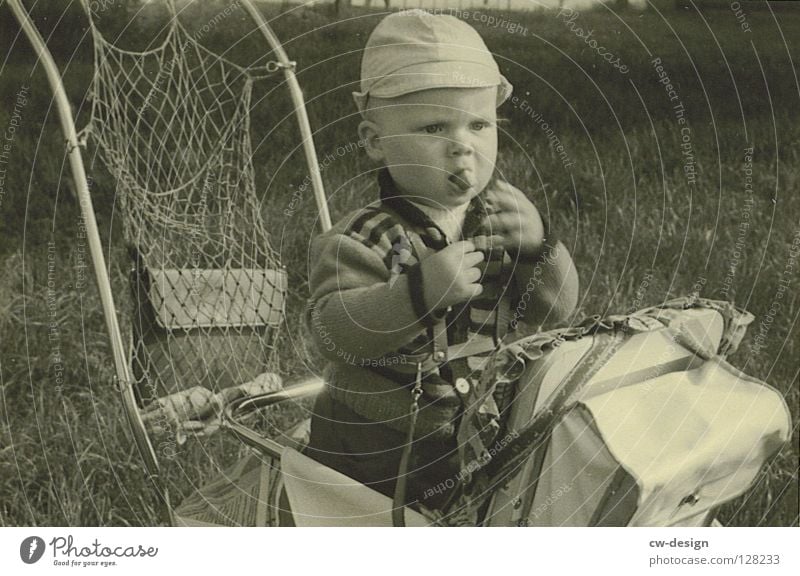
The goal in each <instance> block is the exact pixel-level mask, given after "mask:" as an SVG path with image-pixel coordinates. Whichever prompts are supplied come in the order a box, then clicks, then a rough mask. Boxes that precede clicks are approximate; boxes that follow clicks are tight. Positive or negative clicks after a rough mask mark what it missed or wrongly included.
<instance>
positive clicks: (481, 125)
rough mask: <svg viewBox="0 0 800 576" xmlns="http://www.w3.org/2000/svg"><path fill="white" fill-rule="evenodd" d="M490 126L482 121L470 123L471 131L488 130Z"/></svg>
mask: <svg viewBox="0 0 800 576" xmlns="http://www.w3.org/2000/svg"><path fill="white" fill-rule="evenodd" d="M489 126H490V124H489V122H486V121H484V120H478V121H477V122H473V123H472V129H473V130H483V129H484V128H488V127H489Z"/></svg>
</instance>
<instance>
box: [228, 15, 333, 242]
mask: <svg viewBox="0 0 800 576" xmlns="http://www.w3.org/2000/svg"><path fill="white" fill-rule="evenodd" d="M241 3H242V6H244V8H245V10H247V12H248V14H250V17H251V18H252V19H253V21H254V22H255V23H256V26H258V29H259V30H260V31H261V33H262V34H263V35H264V38H266V40H267V42H268V43H269V45H270V46H271V47H272V49H273V50H274V51H275V54H276V56H277V57H278V61H279V62H280V63H281V65H282V66H283V74H284V76H285V78H286V83H287V84H288V86H289V94H290V95H291V98H292V103H293V104H294V111H295V114H296V115H297V122H298V124H299V125H300V135H301V136H302V138H303V150H304V151H305V155H306V163H307V164H308V172H309V175H310V176H311V184H312V186H313V187H314V197H315V199H316V201H317V210H318V211H319V219H320V223H321V225H322V231H323V232H325V231H327V230H330V229H331V216H330V213H329V212H328V201H327V199H326V198H325V187H324V186H323V184H322V175H321V173H320V169H319V163H318V162H317V151H316V149H315V148H314V138H313V135H312V132H311V125H310V124H309V122H308V114H307V113H306V106H305V101H304V100H303V91H302V90H301V89H300V84H298V83H297V78H296V76H295V74H294V63H293V62H292V61H291V60H289V57H288V56H287V55H286V51H285V50H284V49H283V46H282V45H281V42H280V40H278V37H277V36H276V35H275V33H274V32H273V31H272V28H270V26H269V24H267V21H266V20H264V15H263V14H261V12H259V11H258V9H257V8H256V7H255V6H254V5H253V3H252V2H251V0H241Z"/></svg>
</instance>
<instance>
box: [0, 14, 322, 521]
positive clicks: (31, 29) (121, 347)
mask: <svg viewBox="0 0 800 576" xmlns="http://www.w3.org/2000/svg"><path fill="white" fill-rule="evenodd" d="M8 4H9V6H10V8H11V11H12V13H13V14H14V17H15V18H16V20H17V21H18V22H19V25H20V27H21V28H22V31H23V32H24V34H25V36H26V37H27V39H28V41H29V42H30V44H31V46H32V47H33V48H34V51H35V53H36V55H37V57H38V58H39V61H40V62H41V63H42V66H43V68H44V70H45V73H46V76H47V82H48V84H49V86H50V89H51V90H52V92H53V98H54V101H55V104H56V112H57V115H58V118H59V122H60V126H61V132H62V135H63V137H64V140H65V142H66V148H67V150H66V151H67V156H68V158H69V163H70V172H71V175H72V181H73V184H74V188H75V190H76V195H77V197H78V203H79V207H80V211H81V216H82V218H83V221H84V223H85V227H86V239H87V242H88V245H89V254H90V257H91V260H92V265H93V268H94V272H95V282H96V284H97V287H98V292H99V296H100V303H101V308H102V311H103V316H104V319H105V324H106V332H107V334H108V337H109V341H110V345H111V351H112V356H113V360H114V371H115V375H114V384H115V385H116V387H117V388H118V390H119V392H120V395H121V397H122V401H123V406H124V410H125V415H126V418H127V420H128V425H129V427H130V430H131V433H132V435H133V438H134V442H135V444H136V447H137V450H138V452H139V455H140V457H141V458H142V461H143V462H144V465H145V472H146V475H147V478H148V480H149V481H150V483H151V485H152V487H153V489H154V490H155V492H156V494H157V496H158V500H159V502H160V504H161V506H162V512H163V516H164V519H165V521H166V522H167V523H169V524H170V525H175V518H174V514H173V510H172V505H171V503H170V498H169V491H168V489H167V487H166V486H165V484H164V482H163V479H162V477H161V469H160V465H159V462H158V458H157V456H156V452H155V450H154V448H153V444H152V442H151V440H150V437H149V435H148V432H147V430H146V428H145V425H144V422H143V420H142V416H141V413H140V410H139V407H138V404H137V399H136V394H135V391H134V386H133V378H132V377H131V368H130V365H129V362H128V360H129V359H128V357H127V353H126V346H125V344H124V341H123V336H122V331H121V329H120V323H119V320H118V313H119V312H118V308H117V305H116V304H115V301H114V295H113V291H112V287H111V281H110V278H109V274H108V266H107V263H106V259H105V256H104V255H103V247H102V243H101V239H100V233H99V229H98V226H97V219H96V218H95V212H94V206H93V202H92V196H91V193H90V190H89V184H88V179H87V173H86V168H85V165H84V161H83V156H82V154H81V147H82V146H83V143H82V142H81V141H80V139H79V137H78V131H77V129H76V127H75V119H74V117H73V114H72V108H71V105H70V102H69V99H68V97H67V93H66V90H65V88H64V84H63V81H62V78H61V73H60V71H59V69H58V66H57V65H56V63H55V60H54V59H53V56H52V54H51V52H50V50H49V49H48V48H47V44H46V43H45V41H44V39H43V38H42V36H41V34H40V33H39V30H38V29H37V28H36V26H35V24H34V23H33V21H32V19H31V17H30V15H29V14H28V12H27V10H26V9H25V7H24V6H23V5H22V2H21V1H20V0H9V2H8ZM239 4H240V5H241V6H242V7H244V9H245V11H246V12H247V13H248V15H249V16H250V18H251V19H252V20H253V22H254V23H255V25H256V27H257V28H258V30H259V32H260V33H261V35H262V36H263V38H264V39H265V41H266V42H267V44H268V46H269V48H270V49H271V50H272V52H273V53H274V54H275V56H276V58H277V67H278V68H280V69H282V70H283V75H284V80H285V83H286V85H287V87H288V90H289V95H290V98H291V100H292V103H293V105H294V112H295V115H296V117H297V121H298V126H299V130H300V134H301V137H302V145H303V152H304V154H305V157H306V164H307V166H308V170H309V174H310V178H311V183H312V188H313V190H314V197H315V200H316V205H317V209H318V212H319V218H320V226H321V227H322V229H323V230H328V229H330V228H331V219H330V215H329V211H328V205H327V200H326V196H325V191H324V186H323V182H322V177H321V171H320V167H319V163H318V161H317V154H316V149H315V146H314V140H313V134H312V131H311V127H310V124H309V120H308V115H307V112H306V108H305V100H304V97H303V93H302V90H301V89H300V85H299V83H298V82H297V78H296V76H295V67H296V62H294V61H292V60H290V59H289V57H288V55H287V54H286V51H285V50H284V49H283V46H282V44H281V42H280V40H279V39H278V37H277V36H276V35H275V33H274V31H273V30H272V29H271V27H270V26H269V24H268V23H267V21H266V20H265V19H264V16H263V15H262V14H261V12H259V11H258V10H257V9H256V7H255V6H254V5H253V3H252V1H251V0H240V2H239ZM81 6H82V7H83V9H84V11H85V12H86V13H87V16H89V18H90V19H91V11H90V7H89V6H88V4H87V2H86V0H81ZM173 17H176V16H175V14H174V11H173ZM90 28H91V27H90ZM310 393H313V388H311V387H300V388H298V389H297V390H295V389H291V391H289V390H286V391H283V392H279V393H276V394H275V395H274V396H272V395H268V396H269V398H266V399H263V398H262V399H261V401H262V402H263V403H264V404H263V405H272V404H275V403H277V402H279V401H281V400H285V399H288V398H294V397H297V396H299V395H304V394H310ZM242 404H243V405H244V406H242ZM251 405H252V404H250V403H247V402H240V403H237V404H236V406H235V409H234V407H231V408H230V410H229V412H230V414H231V415H233V414H234V413H236V411H237V410H243V409H246V407H248V406H251ZM225 422H227V423H229V424H230V425H231V426H232V428H231V431H232V432H233V433H234V435H235V436H236V437H238V438H240V439H241V440H243V441H245V442H247V440H245V438H247V439H248V440H250V442H255V441H254V440H253V439H252V438H251V435H250V434H247V433H246V432H245V430H244V429H243V428H244V427H242V426H240V425H238V424H237V423H236V422H235V421H234V420H233V419H230V418H229V419H225ZM262 440H263V442H261V443H260V445H259V446H257V447H258V448H259V449H261V450H264V451H265V452H266V453H267V454H269V455H275V454H277V452H276V449H277V447H279V445H278V444H276V443H273V442H272V441H271V440H267V439H262ZM256 444H259V443H257V442H256Z"/></svg>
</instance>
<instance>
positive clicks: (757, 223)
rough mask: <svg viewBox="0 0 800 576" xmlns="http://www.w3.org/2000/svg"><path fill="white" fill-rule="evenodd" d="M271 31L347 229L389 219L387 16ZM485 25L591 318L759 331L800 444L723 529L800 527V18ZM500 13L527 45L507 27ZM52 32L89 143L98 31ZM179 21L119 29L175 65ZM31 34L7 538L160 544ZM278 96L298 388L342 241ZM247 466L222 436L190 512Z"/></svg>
mask: <svg viewBox="0 0 800 576" xmlns="http://www.w3.org/2000/svg"><path fill="white" fill-rule="evenodd" d="M43 4H44V6H42V5H43ZM222 7H224V5H223V4H221V3H220V2H209V3H207V4H204V5H203V6H201V7H192V9H190V10H187V11H186V13H185V14H184V15H182V19H183V20H184V23H185V24H186V25H187V26H188V27H189V28H191V27H192V26H195V27H199V26H201V25H202V23H203V22H207V21H208V20H209V18H211V17H213V15H214V14H215V13H217V12H218V11H219V10H220V9H221V8H222ZM62 9H63V12H62ZM263 9H264V10H265V13H266V14H267V15H268V16H269V18H270V19H271V25H272V26H273V28H274V30H275V31H276V33H277V34H278V36H279V37H280V38H281V40H282V41H283V42H284V45H285V48H286V50H287V52H288V53H289V55H290V57H291V58H292V59H294V60H296V61H297V63H298V80H299V82H300V84H301V86H302V87H303V89H304V92H305V95H306V99H307V103H308V111H309V115H310V120H311V125H312V127H313V129H314V130H315V142H316V145H317V153H318V156H319V158H320V160H321V161H322V162H323V166H324V169H323V174H322V175H323V180H324V182H325V185H326V188H327V194H328V197H329V202H330V208H331V212H332V216H333V218H334V220H336V219H337V218H338V217H341V216H342V215H344V214H345V213H346V212H348V211H350V210H352V209H353V208H354V207H358V206H362V205H364V204H365V203H367V202H369V201H371V200H372V199H374V198H375V193H376V186H375V182H374V180H375V176H374V169H375V166H373V165H371V164H370V162H369V161H368V159H367V158H366V156H365V155H364V154H363V151H361V150H360V149H359V148H358V147H357V146H354V144H355V143H356V140H357V136H356V126H357V124H358V121H359V118H358V116H357V114H356V112H355V110H354V108H353V106H352V103H351V100H350V92H352V91H353V90H354V89H356V88H355V87H356V86H357V82H358V74H359V61H360V52H359V51H360V49H361V48H362V47H363V43H364V41H365V40H366V37H367V35H368V34H369V31H370V30H371V29H372V27H374V26H375V24H376V23H377V21H378V20H379V18H380V16H381V13H380V12H379V11H377V10H374V11H373V10H367V9H362V8H350V9H347V10H345V11H343V12H342V13H341V14H340V15H338V16H335V15H334V14H333V13H332V11H331V10H330V9H329V7H327V6H320V7H318V8H312V9H296V10H291V11H287V12H281V8H280V7H279V6H277V5H269V6H267V7H265V8H263ZM482 14H483V16H486V19H485V20H482V16H478V17H475V15H474V12H473V13H471V14H466V15H464V14H461V17H463V18H464V19H465V20H467V21H469V22H470V23H471V24H472V25H473V26H475V28H476V29H477V30H478V31H479V32H480V33H481V34H482V35H483V36H484V38H485V39H486V42H487V44H488V45H489V47H490V49H492V50H493V51H494V52H495V53H496V54H497V55H498V60H499V63H500V66H501V68H502V70H503V72H504V74H505V75H506V76H507V77H508V78H509V80H510V81H511V83H512V84H513V85H514V87H515V99H514V100H512V101H510V102H508V103H506V104H505V105H504V107H503V108H501V110H500V113H501V116H502V120H501V122H500V129H501V132H502V134H501V140H502V141H501V152H500V153H501V157H500V158H501V159H500V163H499V168H500V169H501V170H502V173H503V175H504V176H505V177H506V178H507V180H509V181H510V182H512V183H514V184H515V185H516V186H518V187H519V188H521V189H523V190H524V191H525V192H526V193H528V194H529V196H530V197H531V198H532V199H533V200H534V202H535V203H536V204H537V206H538V207H539V209H540V210H541V211H542V212H543V213H544V214H546V215H547V216H548V218H549V219H550V221H551V223H552V225H553V226H555V227H557V229H558V230H559V231H560V235H561V237H562V238H564V239H565V243H566V244H567V245H568V247H569V249H570V251H571V253H572V255H573V258H574V259H575V262H576V264H577V267H578V271H579V274H580V279H581V298H580V303H579V309H578V310H577V311H576V312H575V315H574V318H573V319H572V320H575V321H578V320H580V319H581V318H583V317H584V316H588V315H592V314H610V313H617V312H624V311H628V310H630V309H631V308H632V307H636V308H641V307H645V306H648V305H652V304H656V303H659V302H662V301H663V300H665V299H668V298H671V297H676V296H681V295H688V294H691V293H699V294H700V295H701V296H704V297H708V298H714V299H721V300H731V301H733V302H735V303H736V304H737V305H738V306H741V307H743V308H746V309H747V310H749V311H750V312H752V313H753V314H754V316H755V321H754V322H753V324H752V325H751V327H750V330H749V333H748V336H747V337H746V338H745V340H744V342H743V343H742V345H741V346H740V348H739V351H738V352H737V353H736V354H735V355H733V356H732V358H731V359H730V360H731V362H732V363H733V364H734V365H735V366H737V367H739V368H740V369H742V370H744V371H745V372H747V373H748V374H750V375H752V376H755V377H757V378H760V379H762V380H765V381H766V382H768V383H769V384H770V385H772V386H773V387H775V388H777V389H778V390H780V391H781V392H782V393H783V394H784V396H785V398H786V400H787V403H788V405H789V407H790V410H791V413H792V419H793V426H794V428H793V434H792V439H791V443H790V445H788V446H787V447H786V449H785V450H784V451H783V452H782V453H781V454H780V455H779V456H778V457H777V458H776V459H775V460H774V461H772V462H771V463H770V464H769V466H768V467H767V468H766V469H765V470H764V472H763V474H761V475H760V477H759V479H758V482H757V483H756V485H755V486H754V487H753V489H752V490H751V491H750V492H749V493H748V494H747V495H745V496H743V497H741V498H739V499H738V500H736V501H734V502H732V503H729V504H728V505H726V506H725V507H724V508H723V509H722V510H721V511H720V514H719V516H720V520H721V521H722V522H723V523H724V524H727V525H734V526H766V525H769V526H796V525H798V522H799V518H800V517H799V516H798V442H799V439H798V430H797V424H796V423H797V421H798V416H799V414H798V411H799V410H798V406H799V405H800V386H798V365H799V363H798V356H799V355H800V341H799V339H798V335H799V334H798V326H797V317H798V309H799V308H800V302H799V301H798V298H797V292H798V287H800V286H799V285H798V282H799V281H800V259H799V258H800V257H798V254H797V252H798V250H797V247H798V246H800V195H798V193H797V190H798V185H800V182H798V179H799V178H800V123H798V122H797V118H798V113H797V110H798V107H800V83H798V78H797V69H796V67H795V62H797V61H798V60H799V59H800V46H798V44H797V42H798V39H800V11H798V10H790V9H783V10H776V11H774V12H773V11H772V10H769V9H763V10H759V11H752V12H749V13H747V14H746V15H745V18H744V20H742V18H740V17H737V15H736V14H734V13H733V11H731V10H730V9H729V8H728V7H727V5H723V6H720V7H718V8H716V9H713V10H708V11H704V12H697V11H695V10H693V9H683V8H682V9H676V8H675V7H674V4H673V2H657V3H654V4H653V5H652V6H651V8H650V9H648V10H646V11H642V12H639V11H625V12H622V13H621V14H620V15H616V14H614V13H613V12H611V11H610V10H608V9H605V8H602V7H601V8H598V9H597V10H593V11H585V12H574V13H567V12H565V13H562V14H560V15H559V13H558V12H557V11H549V12H541V13H517V12H483V13H482ZM490 15H493V16H494V17H495V20H493V21H491V22H492V23H495V22H498V23H499V22H501V20H502V21H503V22H505V23H504V24H502V25H501V24H497V25H490V21H489V18H488V16H490ZM573 16H574V17H573ZM34 18H35V21H36V23H37V26H38V27H39V29H40V30H41V31H42V33H43V35H44V36H45V38H47V39H48V44H49V46H50V49H51V50H52V52H53V53H54V55H55V57H56V61H57V63H58V64H59V67H60V68H61V70H62V71H63V73H64V82H65V86H66V89H67V91H68V93H69V96H70V99H71V101H72V103H73V106H74V109H75V112H76V115H77V125H78V126H79V127H80V126H82V125H83V124H85V122H86V121H87V120H88V116H89V114H88V107H87V102H86V94H87V89H88V86H89V83H90V81H91V76H92V69H93V65H92V50H91V40H90V39H89V37H88V36H86V30H87V25H86V20H85V15H84V14H83V13H82V12H81V10H80V8H79V7H78V6H76V5H72V4H70V3H69V2H53V3H52V4H45V3H38V4H37V9H36V10H34ZM166 18H167V15H166V13H165V12H164V11H163V10H161V9H159V8H158V7H157V6H151V7H149V8H148V10H146V11H145V12H143V13H142V14H139V15H138V16H137V17H136V18H133V15H132V14H131V13H129V12H126V11H125V10H123V9H122V8H119V7H118V6H116V5H115V6H109V7H108V9H107V10H106V11H104V12H103V13H102V18H101V19H99V20H98V23H99V24H98V25H99V26H100V28H101V30H103V32H104V34H106V36H107V37H108V38H111V39H115V42H119V43H120V44H121V45H123V46H126V47H129V48H131V49H142V48H146V47H147V46H148V45H155V43H156V42H157V41H158V39H159V37H160V34H161V33H163V31H162V30H161V26H163V24H164V22H165V19H166ZM743 22H746V24H747V27H746V28H745V27H744V26H743ZM589 30H592V31H593V33H592V35H591V38H592V39H595V40H596V43H595V44H594V45H593V44H592V43H591V42H589V37H588V36H586V35H587V34H588V31H589ZM17 34H18V30H17V28H16V25H15V23H14V20H13V18H12V17H11V15H10V14H9V11H8V8H7V7H0V54H2V55H4V59H3V61H2V62H1V63H0V103H1V104H0V130H3V131H4V133H5V134H6V135H8V134H9V130H10V129H11V128H13V133H12V134H11V135H12V136H13V138H11V139H10V140H9V139H8V138H7V136H6V141H5V142H4V143H7V144H8V147H7V148H5V149H4V148H2V147H0V153H3V154H5V155H4V156H2V157H0V168H2V169H4V170H5V172H4V173H3V174H0V175H2V176H4V178H5V179H4V180H3V188H2V194H0V525H4V526H11V525H41V526H65V525H71V526H92V525H113V526H128V525H134V526H140V525H144V526H152V525H157V524H158V523H159V522H160V521H161V520H160V518H159V514H158V507H157V503H156V501H155V497H154V494H153V492H152V490H151V489H150V486H149V485H148V482H147V480H146V478H145V477H144V474H143V467H142V462H141V459H140V457H139V455H138V453H137V451H136V448H135V446H134V445H133V443H132V441H131V438H130V436H129V433H128V431H127V424H126V422H125V420H124V416H123V413H122V408H121V404H120V400H119V398H118V394H117V391H116V389H115V387H114V385H113V365H112V362H111V355H110V349H109V343H108V339H107V336H106V333H105V326H104V323H103V316H102V312H101V309H100V304H99V300H98V297H97V290H96V287H95V286H94V284H93V275H92V271H91V268H90V267H89V268H87V264H88V263H87V261H86V258H87V256H86V252H85V250H86V247H85V245H83V240H82V238H81V235H80V234H79V230H80V227H81V220H80V212H79V206H78V203H77V200H76V197H75V194H74V192H73V191H72V189H71V184H70V182H69V180H70V175H69V172H68V170H69V167H68V165H67V164H65V155H64V147H63V138H62V137H61V135H60V132H59V128H58V120H57V117H56V116H55V111H54V109H52V108H51V94H50V91H49V88H48V86H47V83H46V80H45V78H44V74H43V72H42V70H41V68H39V67H35V58H34V56H33V55H32V51H31V49H30V47H29V46H28V44H27V42H26V40H25V39H24V38H23V37H21V36H18V35H17ZM203 42H204V44H206V45H207V46H208V47H209V48H211V49H213V50H215V51H217V52H224V53H226V55H227V56H228V57H230V58H232V59H234V60H235V61H237V62H240V63H242V64H257V63H263V62H265V61H267V60H268V59H269V58H270V55H269V54H268V53H267V51H265V49H264V47H263V43H262V41H261V40H260V39H259V38H258V37H257V35H256V34H254V33H253V25H252V23H251V22H250V21H249V19H248V18H247V16H246V14H245V13H244V12H243V11H242V10H235V11H234V12H233V13H232V15H231V16H229V17H228V18H226V20H225V22H224V26H218V27H216V28H215V29H214V30H213V31H212V32H211V33H210V34H208V35H207V36H205V37H204V38H203ZM598 47H602V48H603V51H602V52H601V51H599V49H598ZM604 54H611V55H612V56H611V57H609V58H606V57H604ZM615 58H616V59H617V65H615V64H613V63H612V62H613V61H614V59H615ZM623 65H624V66H625V68H626V70H625V71H624V72H623V70H622V66H623ZM255 96H256V97H255V98H254V104H253V110H252V138H253V146H254V161H255V166H256V172H257V173H256V178H257V184H258V190H259V194H260V195H261V196H262V198H263V200H264V206H265V211H266V213H265V217H266V218H267V221H268V223H269V228H270V230H271V232H272V235H273V245H274V247H275V248H276V250H277V251H278V252H279V253H280V256H281V259H282V262H283V263H284V265H285V266H286V267H287V270H288V272H289V285H290V299H289V302H288V305H287V319H286V323H285V326H284V327H283V332H282V337H281V340H280V342H279V346H280V370H281V373H282V374H283V375H284V377H285V378H286V379H291V378H293V377H299V376H302V375H304V374H308V373H310V372H319V371H320V370H321V367H322V364H321V362H320V361H319V358H318V357H317V356H316V355H315V353H314V352H313V350H310V349H309V348H308V347H307V346H306V341H307V335H306V334H305V331H304V328H303V324H302V322H301V315H302V311H303V305H304V301H305V298H306V297H307V295H308V285H307V262H306V258H307V250H308V244H309V239H310V238H311V237H312V236H313V235H314V234H316V233H318V232H319V226H318V222H317V215H316V209H315V206H314V202H313V198H312V197H311V194H310V192H309V191H307V190H305V189H304V187H303V181H304V179H305V177H306V171H305V164H304V159H303V157H302V150H301V149H300V148H299V138H298V135H297V130H296V124H295V121H294V119H293V118H292V117H291V115H290V111H291V106H290V103H289V100H288V97H287V95H286V92H285V90H284V88H283V86H281V85H280V82H279V80H278V79H266V80H264V81H262V82H259V83H258V84H257V85H256V94H255ZM23 101H24V103H23ZM85 160H86V162H87V165H88V167H89V170H90V172H91V174H92V176H93V179H94V185H93V195H94V201H95V210H96V213H97V216H98V223H99V227H100V230H101V235H102V237H103V241H104V246H105V247H106V256H107V258H108V260H109V263H110V264H109V267H110V272H111V275H112V283H113V285H114V292H115V295H117V296H118V297H119V298H120V299H123V300H124V295H125V294H126V293H127V274H128V269H129V266H130V264H129V261H128V259H127V257H126V250H125V247H124V245H123V242H122V235H121V230H120V225H119V224H120V223H119V216H118V213H116V212H115V197H114V186H113V182H111V179H110V178H109V176H108V174H106V173H104V170H103V169H102V166H101V163H100V161H99V159H98V158H97V151H96V149H95V148H94V147H93V146H92V145H91V142H90V143H89V147H88V148H87V151H86V155H85ZM290 205H291V210H289V211H288V212H285V211H286V210H288V208H289V206H290ZM287 213H288V214H289V215H288V216H287ZM48 263H51V264H50V267H49V268H48ZM89 266H90V265H89ZM48 283H50V285H48ZM782 287H783V288H782ZM53 325H55V326H57V331H56V332H57V335H58V336H57V337H56V338H53V330H52V326H53ZM243 453H244V449H243V448H242V446H241V445H240V444H238V443H237V442H235V441H234V440H232V439H231V438H229V437H226V436H222V435H218V436H216V437H212V438H210V439H208V440H206V441H204V442H203V443H202V444H201V443H199V442H197V441H194V440H191V439H190V440H189V441H188V442H187V443H186V444H183V445H181V446H179V447H178V454H177V457H175V458H172V459H168V460H166V461H165V462H164V463H163V464H164V465H165V468H166V474H167V477H168V479H169V481H170V485H171V487H172V488H171V491H172V495H173V499H174V500H175V501H180V499H181V498H182V497H183V496H186V495H187V494H189V493H190V492H191V491H192V490H193V489H194V488H196V487H197V486H198V485H201V484H203V483H204V482H205V481H207V480H208V479H209V478H211V477H212V476H213V474H215V473H216V472H217V471H218V470H219V469H220V468H221V467H223V466H225V465H228V464H230V463H231V462H233V461H234V460H235V459H236V458H238V457H240V456H241V455H242V454H243Z"/></svg>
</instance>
